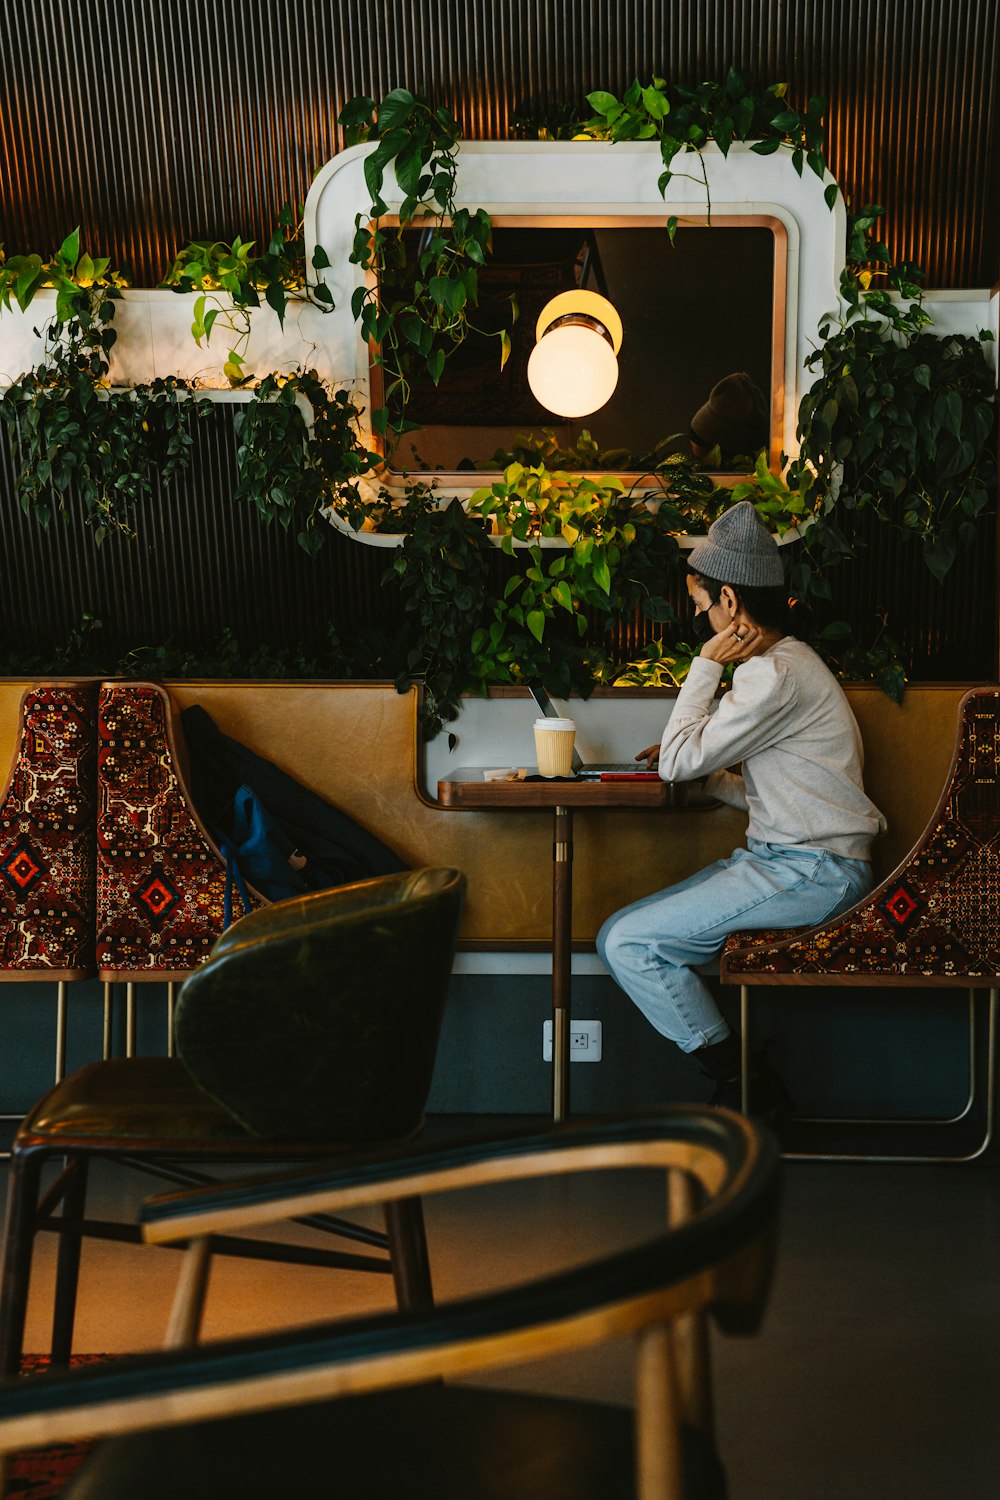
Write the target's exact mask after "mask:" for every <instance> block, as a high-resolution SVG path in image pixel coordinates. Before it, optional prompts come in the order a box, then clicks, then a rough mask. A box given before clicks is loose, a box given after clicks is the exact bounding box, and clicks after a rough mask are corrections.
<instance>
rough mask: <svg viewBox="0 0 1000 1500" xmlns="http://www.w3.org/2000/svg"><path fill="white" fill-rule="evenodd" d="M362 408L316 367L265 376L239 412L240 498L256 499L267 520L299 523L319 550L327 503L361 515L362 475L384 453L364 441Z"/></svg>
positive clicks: (306, 541) (301, 538) (300, 532)
mask: <svg viewBox="0 0 1000 1500" xmlns="http://www.w3.org/2000/svg"><path fill="white" fill-rule="evenodd" d="M303 404H304V405H305V408H306V412H307V413H308V418H307V416H306V414H305V413H304V412H303V409H302V407H303ZM360 416H361V412H360V409H359V408H358V407H357V406H356V405H355V404H354V402H353V400H352V399H351V396H350V393H349V392H348V391H346V390H335V389H334V388H333V387H332V386H331V385H330V384H329V383H328V382H327V381H324V380H322V379H321V378H320V377H319V375H317V373H316V372H315V370H299V371H296V372H294V373H292V374H290V375H268V376H266V377H265V378H264V379H263V380H262V381H261V382H260V383H259V384H258V385H257V386H256V387H255V389H254V395H253V400H252V401H251V402H250V403H249V405H247V406H245V407H243V408H242V409H241V410H240V411H238V412H237V414H236V417H235V421H234V425H235V430H236V438H237V445H238V446H237V465H238V473H239V479H238V483H237V486H236V491H235V496H234V498H235V499H237V500H247V501H250V502H251V503H252V504H254V505H255V506H256V507H257V510H258V512H259V513H260V516H261V518H262V519H263V520H265V521H273V520H275V519H277V520H278V521H279V522H280V524H281V525H282V526H283V527H284V528H285V529H286V530H288V529H291V528H294V530H295V535H296V539H297V541H298V543H299V545H300V546H301V547H303V548H304V549H305V551H307V552H311V553H315V552H317V551H318V550H319V548H320V547H321V546H322V543H323V541H324V538H325V537H326V534H327V531H328V529H329V528H328V525H327V523H326V522H325V521H324V520H323V519H322V517H323V512H324V510H325V509H326V508H327V507H329V506H333V507H335V508H336V509H337V510H340V511H342V512H343V513H344V514H345V515H346V516H347V517H348V518H349V519H353V520H355V521H357V520H359V518H360V516H361V514H362V513H363V502H362V500H361V496H360V492H359V488H358V480H359V479H360V477H361V476H362V475H364V474H367V473H369V472H370V470H371V468H372V465H373V464H375V463H376V462H377V461H378V454H376V453H372V452H370V451H369V450H368V449H366V448H365V446H364V444H363V443H362V442H361V439H360V436H359V425H358V424H359V418H360Z"/></svg>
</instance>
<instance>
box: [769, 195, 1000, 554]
mask: <svg viewBox="0 0 1000 1500" xmlns="http://www.w3.org/2000/svg"><path fill="white" fill-rule="evenodd" d="M882 213H883V210H882V208H881V207H877V206H876V207H872V208H867V209H865V210H864V211H863V212H862V214H860V215H859V216H858V217H857V218H856V219H854V220H853V221H852V224H851V230H850V238H849V245H848V257H849V261H848V265H847V268H846V269H845V271H844V273H843V275H842V277H841V287H840V289H841V308H840V311H839V312H838V313H837V314H836V315H832V316H831V317H830V319H829V320H828V321H827V322H825V323H824V324H823V326H822V327H821V328H820V338H821V339H822V341H823V342H822V344H821V345H820V347H819V348H818V349H817V350H816V351H815V352H814V353H813V354H812V355H810V357H809V359H808V360H807V361H806V364H807V366H808V367H809V368H811V369H815V370H818V371H819V372H820V373H819V378H818V379H817V380H816V382H815V383H814V384H813V385H812V386H811V387H810V388H809V390H808V391H807V392H806V394H805V396H804V398H803V400H802V404H801V406H800V408H799V422H798V437H799V440H800V444H801V446H800V451H799V456H798V459H797V461H796V463H795V465H794V466H793V468H792V470H791V477H792V481H793V482H794V483H795V484H796V485H797V487H798V489H799V491H800V492H801V493H803V494H804V495H806V496H807V497H808V496H809V495H810V494H811V493H814V492H817V491H818V492H819V493H820V494H821V495H823V496H830V495H832V494H833V493H834V490H835V488H836V490H837V504H836V509H837V513H838V514H841V513H844V512H850V511H861V510H871V511H873V512H874V513H875V514H876V515H877V517H878V519H879V521H881V522H883V523H884V524H886V525H889V526H892V527H894V528H895V529H897V530H898V531H900V532H901V533H902V534H903V535H904V536H905V537H907V538H908V539H913V540H915V541H917V542H918V543H919V544H920V547H921V552H922V555H923V560H924V563H925V565H926V566H927V568H928V570H929V571H930V573H931V574H933V576H934V577H935V578H937V579H938V580H939V581H940V580H942V579H943V578H944V577H945V576H946V574H947V573H948V571H949V569H950V568H951V566H952V564H953V563H954V561H955V558H956V557H957V555H958V553H959V551H960V550H961V549H963V548H966V547H970V546H972V545H973V544H974V542H975V540H976V537H977V535H978V522H979V521H980V519H981V518H982V517H983V516H984V515H985V514H986V513H987V511H988V510H990V509H991V508H992V506H993V504H994V501H995V496H996V483H997V469H996V451H995V446H994V442H993V437H994V430H995V424H996V387H995V381H994V376H993V372H992V370H991V368H990V365H989V363H988V361H987V358H986V354H985V352H984V348H983V345H984V343H985V342H987V341H990V340H992V338H993V335H992V333H990V332H988V331H984V332H982V333H980V334H979V336H978V337H977V338H972V337H969V336H967V335H960V334H947V335H943V336H942V335H940V334H936V333H933V332H932V331H930V329H929V328H928V326H927V325H928V324H929V323H930V322H931V319H930V318H929V317H928V315H927V313H926V312H925V311H924V308H923V306H922V302H921V281H922V275H921V272H920V271H919V269H918V268H917V267H916V266H914V265H912V264H910V263H902V264H898V265H897V264H895V263H894V262H893V261H892V258H891V256H890V254H889V251H888V250H887V248H886V246H885V245H884V244H882V243H881V242H880V241H878V240H877V239H875V237H874V232H873V231H874V229H875V226H876V225H877V222H878V219H879V217H880V216H881V214H882ZM892 292H895V293H897V294H898V296H897V297H896V298H894V297H893V296H892V295H891V293H892ZM824 524H825V525H826V526H829V525H831V524H832V523H831V522H824Z"/></svg>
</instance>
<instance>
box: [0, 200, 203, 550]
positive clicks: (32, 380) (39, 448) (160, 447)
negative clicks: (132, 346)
mask: <svg viewBox="0 0 1000 1500" xmlns="http://www.w3.org/2000/svg"><path fill="white" fill-rule="evenodd" d="M123 284H124V278H123V277H122V276H120V275H119V274H118V273H117V272H114V271H111V270H110V269H109V262H108V261H107V260H96V261H95V260H93V259H92V258H91V256H90V255H89V254H87V252H86V251H81V248H80V236H79V230H75V231H74V232H73V234H71V235H69V236H68V237H67V238H66V239H65V240H64V241H63V243H62V245H61V246H60V247H59V249H58V250H57V251H56V253H55V255H54V256H53V257H52V258H51V259H50V260H49V261H48V262H43V261H42V260H41V257H40V256H37V255H30V256H20V257H12V258H11V259H10V260H9V261H5V262H3V263H2V264H0V304H2V305H3V306H4V307H7V308H9V307H10V303H11V298H12V297H13V298H14V299H15V300H16V301H17V303H18V305H19V306H20V307H21V308H22V309H24V308H27V306H28V305H29V304H30V303H31V301H32V299H33V297H34V296H35V293H36V292H37V291H38V290H39V289H40V288H42V287H53V288H54V289H55V291H56V310H55V316H54V317H53V319H52V320H51V322H50V323H49V325H48V327H47V328H46V331H45V345H44V355H43V360H42V363H41V364H40V365H39V366H38V368H37V369H34V370H29V371H27V372H26V373H25V374H23V375H21V376H20V378H19V379H18V380H16V381H14V382H13V384H11V385H10V386H8V387H7V389H6V390H5V391H4V392H3V395H2V396H0V418H2V420H3V423H4V425H5V426H6V428H7V431H8V434H9V436H10V439H11V448H12V453H13V456H14V464H15V475H14V485H15V490H16V493H17V497H18V501H19V503H20V505H21V508H22V509H23V510H24V511H25V512H26V513H27V514H30V515H33V516H34V517H35V518H36V519H37V520H38V522H39V523H40V524H41V525H42V526H48V525H49V523H50V521H51V520H52V516H53V509H55V510H56V511H58V513H59V514H60V515H61V516H62V517H63V518H64V519H66V518H68V517H69V515H70V513H71V507H72V505H73V504H74V503H78V504H80V505H82V507H83V510H84V514H85V517H86V519H87V521H88V523H89V524H90V525H91V526H92V527H93V530H94V539H95V541H97V542H98V543H100V542H102V541H103V540H104V539H105V538H106V537H107V536H108V535H109V534H110V533H112V532H117V533H124V534H125V535H129V536H131V535H133V534H134V533H133V529H132V520H131V517H132V512H133V511H134V509H135V507H136V505H137V504H138V503H139V502H140V501H141V500H143V499H144V498H146V497H148V496H150V495H151V494H152V492H153V487H154V484H156V483H159V484H161V485H167V484H169V483H170V481H171V480H172V479H173V477H174V476H175V474H176V473H177V472H178V471H179V470H180V469H183V468H185V467H186V466H187V464H188V463H189V462H190V458H191V449H192V442H193V438H192V434H191V427H190V422H189V417H190V416H194V417H201V416H204V415H205V414H206V413H207V411H208V410H209V406H208V403H207V402H200V401H194V400H190V399H188V398H189V388H188V387H187V385H186V384H185V382H184V381H182V380H176V379H173V378H167V379H161V380H154V381H152V382H150V383H149V384H147V385H140V386H136V387H135V388H134V389H131V390H129V391H123V392H112V391H110V390H109V389H108V372H109V368H110V366H109V357H110V352H111V349H112V348H113V346H114V343H115V338H116V334H115V330H114V327H113V321H114V312H115V304H116V301H117V299H118V298H119V296H120V288H121V286H122V285H123Z"/></svg>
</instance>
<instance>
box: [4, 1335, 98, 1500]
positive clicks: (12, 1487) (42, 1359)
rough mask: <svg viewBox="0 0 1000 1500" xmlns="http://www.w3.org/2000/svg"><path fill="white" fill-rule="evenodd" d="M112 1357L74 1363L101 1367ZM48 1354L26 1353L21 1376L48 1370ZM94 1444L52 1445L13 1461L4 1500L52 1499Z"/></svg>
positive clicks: (86, 1358)
mask: <svg viewBox="0 0 1000 1500" xmlns="http://www.w3.org/2000/svg"><path fill="white" fill-rule="evenodd" d="M111 1358H112V1356H111V1355H110V1354H74V1355H73V1358H72V1360H71V1361H70V1363H71V1364H74V1365H99V1364H103V1363H104V1362H105V1360H108V1359H111ZM48 1363H49V1357H48V1355H47V1354H25V1355H23V1356H22V1359H21V1374H22V1375H36V1374H38V1372H39V1371H40V1370H45V1369H47V1368H48ZM93 1446H94V1445H93V1443H53V1445H52V1447H51V1448H32V1449H31V1451H30V1452H28V1453H16V1454H15V1455H14V1457H13V1458H12V1459H11V1460H10V1465H9V1472H8V1475H7V1484H6V1487H5V1489H4V1492H3V1500H53V1496H55V1495H59V1494H61V1492H62V1490H63V1488H64V1486H65V1485H66V1484H68V1483H69V1481H70V1479H72V1477H73V1475H74V1474H75V1473H76V1471H77V1470H78V1469H79V1468H80V1467H81V1465H82V1464H83V1461H84V1459H85V1458H86V1457H87V1454H88V1453H89V1452H90V1451H91V1449H92V1448H93Z"/></svg>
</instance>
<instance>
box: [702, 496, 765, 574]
mask: <svg viewBox="0 0 1000 1500" xmlns="http://www.w3.org/2000/svg"><path fill="white" fill-rule="evenodd" d="M687 565H688V568H689V569H693V570H694V571H695V572H696V573H702V574H704V576H705V577H706V578H714V579H715V581H716V583H731V584H734V585H736V587H739V585H740V584H743V585H744V586H745V587H747V588H758V589H760V588H776V587H780V585H781V584H783V583H784V581H785V573H784V569H783V568H782V566H781V556H780V554H779V552H778V544H777V542H776V541H775V540H774V537H773V536H772V535H771V533H770V532H769V531H768V529H767V527H766V526H765V525H764V523H763V521H762V520H761V518H760V516H759V515H758V514H757V512H756V511H755V510H754V508H753V505H752V504H751V503H750V501H749V500H741V501H740V502H739V504H738V505H734V506H732V507H731V508H730V509H729V510H724V511H723V512H722V515H721V516H720V517H719V519H718V520H717V521H713V522H712V524H711V526H710V527H709V528H708V536H707V537H706V538H705V540H704V541H703V542H699V543H698V545H697V547H695V548H694V550H693V551H691V552H689V553H688V555H687Z"/></svg>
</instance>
